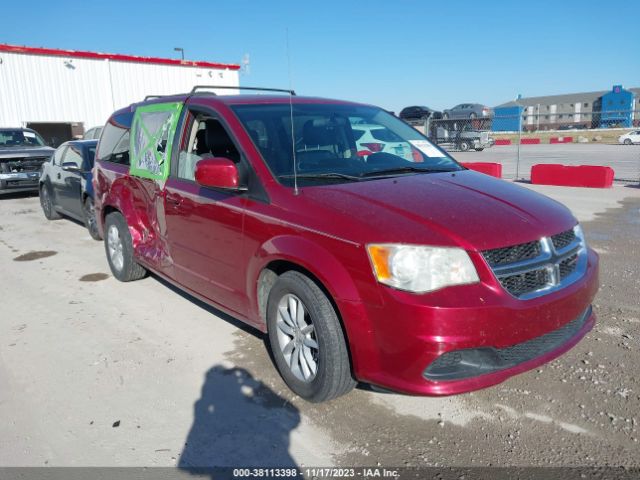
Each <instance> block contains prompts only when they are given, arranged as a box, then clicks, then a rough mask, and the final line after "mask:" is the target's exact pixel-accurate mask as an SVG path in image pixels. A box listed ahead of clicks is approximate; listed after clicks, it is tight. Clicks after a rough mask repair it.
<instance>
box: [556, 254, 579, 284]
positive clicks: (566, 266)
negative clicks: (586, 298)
mask: <svg viewBox="0 0 640 480" xmlns="http://www.w3.org/2000/svg"><path fill="white" fill-rule="evenodd" d="M577 265H578V254H577V253H576V254H574V255H571V256H570V257H569V258H565V259H564V260H562V261H561V262H560V279H561V280H563V279H565V278H567V277H568V276H569V275H571V274H572V273H573V272H574V270H575V269H576V266H577Z"/></svg>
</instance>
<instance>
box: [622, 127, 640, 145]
mask: <svg viewBox="0 0 640 480" xmlns="http://www.w3.org/2000/svg"><path fill="white" fill-rule="evenodd" d="M618 143H622V144H624V145H633V144H636V145H637V144H639V143H640V130H634V131H632V132H628V133H625V134H624V135H620V136H619V137H618Z"/></svg>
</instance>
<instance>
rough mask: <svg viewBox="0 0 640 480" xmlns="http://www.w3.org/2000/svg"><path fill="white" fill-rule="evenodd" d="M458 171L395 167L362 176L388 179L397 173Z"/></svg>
mask: <svg viewBox="0 0 640 480" xmlns="http://www.w3.org/2000/svg"><path fill="white" fill-rule="evenodd" d="M455 171H457V170H452V169H450V168H420V167H411V166H406V167H394V168H387V169H383V170H374V171H372V172H367V173H364V174H362V176H363V177H377V176H381V177H386V176H389V175H394V174H397V173H417V172H419V173H443V172H455Z"/></svg>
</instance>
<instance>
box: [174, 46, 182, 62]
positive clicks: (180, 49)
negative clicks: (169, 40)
mask: <svg viewBox="0 0 640 480" xmlns="http://www.w3.org/2000/svg"><path fill="white" fill-rule="evenodd" d="M174 50H175V51H176V52H180V59H181V60H184V48H181V47H175V48H174Z"/></svg>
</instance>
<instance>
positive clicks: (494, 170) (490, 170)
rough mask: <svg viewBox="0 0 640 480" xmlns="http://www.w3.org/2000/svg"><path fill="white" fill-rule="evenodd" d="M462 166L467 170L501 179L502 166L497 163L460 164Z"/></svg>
mask: <svg viewBox="0 0 640 480" xmlns="http://www.w3.org/2000/svg"><path fill="white" fill-rule="evenodd" d="M462 166H463V167H466V168H468V169H469V170H474V171H476V172H480V173H484V174H485V175H491V176H492V177H497V178H502V165H501V164H499V163H489V162H462Z"/></svg>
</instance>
